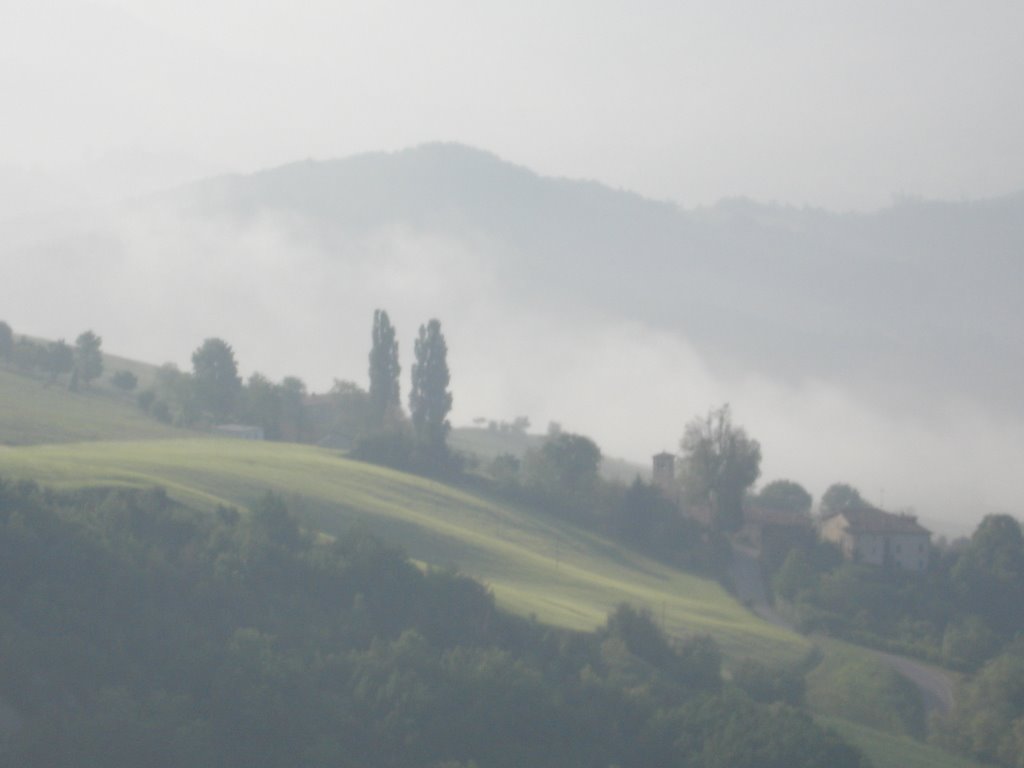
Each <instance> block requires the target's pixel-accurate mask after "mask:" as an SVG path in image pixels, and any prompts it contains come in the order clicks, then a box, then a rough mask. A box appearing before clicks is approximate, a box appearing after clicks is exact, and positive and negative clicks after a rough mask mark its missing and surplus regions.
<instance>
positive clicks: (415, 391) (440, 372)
mask: <svg viewBox="0 0 1024 768" xmlns="http://www.w3.org/2000/svg"><path fill="white" fill-rule="evenodd" d="M415 354H416V362H415V363H413V366H412V390H411V391H410V392H409V411H410V413H411V415H412V425H413V429H414V430H415V431H416V439H417V441H418V443H419V444H420V446H422V447H423V449H424V450H425V451H426V452H427V454H428V455H432V456H434V457H436V458H443V457H444V456H445V455H446V453H447V442H446V441H447V439H448V432H449V431H450V430H451V424H450V423H449V422H448V413H449V411H451V409H452V393H451V391H450V390H449V389H448V385H449V383H450V380H451V376H450V374H449V372H448V343H447V342H446V341H445V338H444V334H443V333H442V332H441V323H440V321H438V320H437V319H432V320H430V321H429V322H428V323H427V324H426V325H421V326H420V331H419V336H417V338H416V346H415Z"/></svg>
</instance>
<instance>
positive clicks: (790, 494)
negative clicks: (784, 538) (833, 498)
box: [757, 480, 814, 515]
mask: <svg viewBox="0 0 1024 768" xmlns="http://www.w3.org/2000/svg"><path fill="white" fill-rule="evenodd" d="M757 501H758V503H759V504H760V505H761V506H763V507H765V508H767V509H777V510H783V511H786V512H796V513H799V514H801V515H807V514H810V512H811V504H812V502H813V501H814V499H813V498H812V497H811V494H809V493H808V492H807V489H805V488H804V487H803V486H802V485H800V483H795V482H793V481H792V480H773V481H772V482H770V483H768V485H766V486H765V487H764V488H762V489H761V492H760V493H759V494H757Z"/></svg>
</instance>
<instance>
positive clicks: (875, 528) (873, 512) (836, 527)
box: [821, 507, 932, 571]
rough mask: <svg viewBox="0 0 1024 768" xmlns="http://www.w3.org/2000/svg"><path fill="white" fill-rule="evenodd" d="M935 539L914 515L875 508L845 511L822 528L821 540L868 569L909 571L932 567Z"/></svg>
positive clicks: (830, 519)
mask: <svg viewBox="0 0 1024 768" xmlns="http://www.w3.org/2000/svg"><path fill="white" fill-rule="evenodd" d="M931 536H932V534H931V531H929V530H928V529H927V528H924V527H922V526H921V524H920V523H918V522H917V518H916V517H914V516H913V515H894V514H892V513H890V512H883V511H882V510H880V509H874V508H872V507H859V508H855V509H847V510H844V511H843V512H840V513H839V514H837V515H835V516H833V517H830V518H829V519H828V520H826V521H825V522H824V523H823V524H822V526H821V537H822V538H823V539H825V540H826V541H831V542H834V543H836V544H838V545H839V548H840V549H842V551H843V555H844V556H845V557H846V558H848V559H850V560H854V561H856V562H859V563H867V564H868V565H885V566H899V567H900V568H902V569H903V570H905V571H923V570H925V569H926V568H927V567H928V546H929V544H930V543H931Z"/></svg>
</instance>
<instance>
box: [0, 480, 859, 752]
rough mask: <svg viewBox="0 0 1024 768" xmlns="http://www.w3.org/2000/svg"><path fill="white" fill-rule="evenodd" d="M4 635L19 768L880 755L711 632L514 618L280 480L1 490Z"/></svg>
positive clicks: (2, 672) (7, 739)
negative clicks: (335, 521) (290, 491)
mask: <svg viewBox="0 0 1024 768" xmlns="http://www.w3.org/2000/svg"><path fill="white" fill-rule="evenodd" d="M0 628H2V629H3V631H2V632H0V650H2V653H0V691H2V692H3V697H4V701H5V703H6V704H7V705H8V706H9V707H11V708H12V709H13V710H14V711H15V712H16V713H17V715H18V720H19V723H18V725H17V726H16V727H15V728H14V730H13V732H11V733H9V734H7V735H5V736H0V765H2V766H24V765H47V766H54V768H61V766H77V765H104V766H110V768H118V766H138V765H152V766H156V767H157V768H159V767H160V766H181V765H190V766H223V767H224V768H230V767H231V766H246V768H261V767H262V768H270V767H272V766H273V767H276V766H294V765H303V766H325V768H326V766H333V767H338V766H341V767H345V766H352V767H353V768H354V767H355V766H362V767H364V768H378V767H379V768H452V767H453V766H461V767H462V768H468V766H471V765H476V766H493V767H494V768H504V767H506V766H507V767H508V768H512V767H513V766H522V765H531V766H538V767H540V768H543V767H544V766H550V767H551V768H555V767H556V766H557V767H558V768H563V767H564V766H581V767H582V766H597V765H609V764H614V765H619V766H622V767H623V768H648V767H649V768H671V767H672V766H680V767H681V766H697V767H698V768H719V766H732V767H733V768H755V767H756V768H783V767H785V768H802V767H806V768H811V766H818V765H830V766H835V767H836V768H847V767H849V768H854V767H855V766H863V765H866V763H865V761H864V760H863V758H862V757H861V756H860V755H859V754H858V753H857V752H856V751H855V750H853V749H852V748H850V747H849V746H847V745H845V744H844V743H843V742H842V741H841V740H840V739H839V738H838V737H837V736H836V735H835V734H833V733H830V732H828V731H826V730H823V729H822V728H820V727H818V726H817V725H815V724H814V722H813V721H812V720H811V718H810V717H808V716H807V715H806V714H804V713H803V712H801V711H799V710H798V709H796V708H794V707H793V706H791V704H789V703H786V700H785V696H786V694H783V693H773V692H772V690H771V689H770V687H769V688H765V687H764V686H761V687H760V688H758V687H757V686H756V685H753V684H752V683H753V682H754V677H751V676H750V675H748V676H747V683H746V685H747V686H748V687H749V690H748V687H745V685H739V684H737V683H735V682H730V681H727V680H725V679H724V678H723V676H722V674H721V670H720V654H719V651H718V649H717V648H716V646H715V644H714V643H713V642H712V641H711V640H709V639H707V638H701V637H693V638H686V639H683V640H678V641H675V640H670V639H669V638H667V637H666V636H665V635H664V634H663V633H662V632H661V630H660V629H659V628H658V626H657V624H656V622H654V621H653V619H652V618H651V617H650V616H649V615H648V614H646V613H643V612H639V611H636V610H633V609H631V608H628V607H625V606H623V607H620V608H619V609H617V610H616V611H614V612H613V613H612V614H611V615H610V616H609V617H608V620H607V622H606V623H605V625H604V626H603V627H602V628H600V629H599V630H597V631H596V632H593V633H580V632H570V631H563V630H557V629H553V628H550V627H545V626H542V625H539V624H537V623H536V622H533V621H531V620H529V619H524V618H518V617H514V616H511V615H509V614H506V613H504V612H502V611H500V610H498V609H497V608H496V606H495V604H494V599H493V597H492V595H491V594H490V593H489V592H488V591H487V590H486V589H484V588H483V587H482V586H481V585H480V584H478V583H476V582H474V581H472V580H470V579H467V578H465V577H462V576H459V575H458V574H456V573H454V572H452V571H450V570H436V569H430V570H427V571H422V570H420V569H419V568H417V567H416V566H415V565H414V564H413V563H411V562H410V561H409V560H408V559H406V557H405V556H404V555H403V554H402V553H401V552H399V551H397V550H394V549H391V548H389V547H387V546H385V545H383V544H382V543H381V542H379V541H377V540H376V539H374V538H372V537H370V536H369V535H367V534H365V533H364V532H360V531H359V530H353V531H352V532H351V533H349V534H347V535H344V536H341V537H339V538H338V539H336V540H327V539H325V538H323V537H318V536H314V535H312V534H310V533H308V532H307V531H305V530H304V529H303V528H302V526H301V521H300V520H299V519H297V518H296V516H295V515H294V514H293V512H292V510H291V509H290V508H289V506H288V504H287V503H286V502H285V500H284V499H282V498H280V497H277V496H273V495H265V496H263V497H261V498H259V499H257V500H256V501H254V503H253V504H252V508H251V511H250V512H246V511H239V510H236V509H232V508H227V507H222V508H220V509H218V510H217V512H216V514H201V513H197V512H194V511H190V510H188V509H185V508H182V507H180V506H178V505H176V504H175V503H173V502H172V501H171V500H170V499H169V498H168V496H167V495H166V494H165V493H164V492H163V491H162V490H160V489H153V490H148V491H124V490H120V491H109V490H91V491H79V492H75V493H58V492H55V491H52V490H47V489H45V488H40V487H37V486H35V485H33V484H31V483H10V482H4V481H0ZM57 628H59V631H57ZM755 677H756V676H755Z"/></svg>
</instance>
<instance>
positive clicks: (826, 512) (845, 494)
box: [820, 483, 864, 517]
mask: <svg viewBox="0 0 1024 768" xmlns="http://www.w3.org/2000/svg"><path fill="white" fill-rule="evenodd" d="M863 505H864V499H863V498H861V495H860V491H858V490H857V489H856V488H854V487H853V486H852V485H848V484H847V483H833V484H832V485H830V486H829V487H828V488H827V489H826V491H825V493H823V494H822V496H821V510H820V511H821V516H822V517H832V516H833V515H838V514H839V513H840V512H842V511H844V510H847V509H855V508H857V507H860V506H863Z"/></svg>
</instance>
